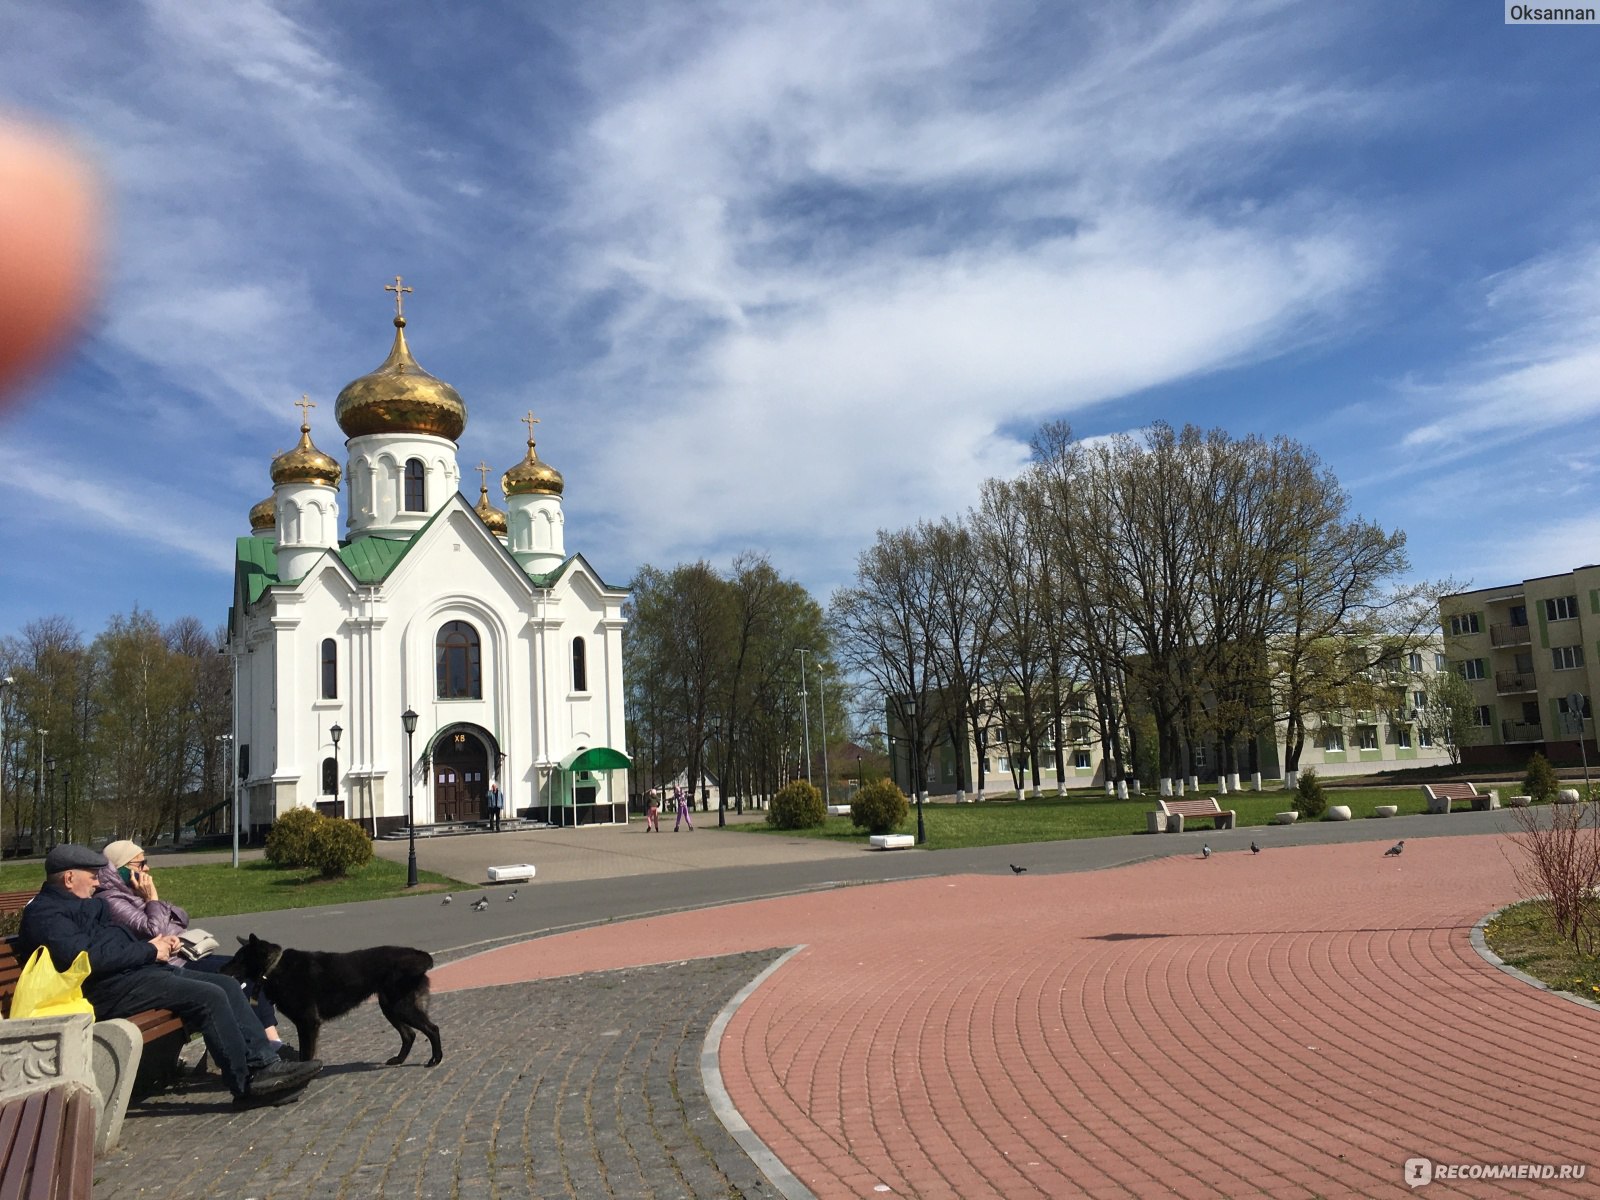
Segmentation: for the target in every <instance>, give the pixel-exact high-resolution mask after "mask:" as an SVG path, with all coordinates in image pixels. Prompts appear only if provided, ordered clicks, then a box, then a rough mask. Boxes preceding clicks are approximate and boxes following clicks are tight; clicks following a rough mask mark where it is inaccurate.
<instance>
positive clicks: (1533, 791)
mask: <svg viewBox="0 0 1600 1200" xmlns="http://www.w3.org/2000/svg"><path fill="white" fill-rule="evenodd" d="M1560 787H1561V782H1560V781H1559V780H1558V779H1557V778H1556V773H1555V768H1553V767H1552V766H1551V765H1550V760H1549V759H1548V758H1546V757H1545V756H1544V755H1543V754H1540V753H1539V752H1538V751H1537V750H1535V751H1534V752H1533V754H1532V756H1531V757H1530V758H1529V759H1528V773H1527V774H1526V775H1524V776H1523V777H1522V790H1523V791H1524V792H1525V793H1527V794H1528V795H1530V796H1532V797H1533V798H1534V799H1535V800H1553V799H1555V794H1556V791H1557V789H1558V788H1560Z"/></svg>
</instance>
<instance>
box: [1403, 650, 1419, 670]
mask: <svg viewBox="0 0 1600 1200" xmlns="http://www.w3.org/2000/svg"><path fill="white" fill-rule="evenodd" d="M1406 665H1407V666H1409V667H1410V668H1411V673H1412V674H1413V675H1420V674H1422V655H1420V654H1417V653H1416V652H1414V651H1413V652H1412V654H1411V656H1410V658H1408V659H1407V660H1406Z"/></svg>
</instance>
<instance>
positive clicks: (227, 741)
mask: <svg viewBox="0 0 1600 1200" xmlns="http://www.w3.org/2000/svg"><path fill="white" fill-rule="evenodd" d="M217 741H218V742H220V743H221V744H222V798H223V800H224V801H226V800H228V799H229V798H230V797H231V798H232V800H233V803H232V804H230V805H228V823H229V824H230V825H232V826H233V866H234V869H235V870H237V869H238V867H239V778H238V777H239V770H238V768H237V767H236V766H235V765H234V760H233V734H231V733H219V734H217Z"/></svg>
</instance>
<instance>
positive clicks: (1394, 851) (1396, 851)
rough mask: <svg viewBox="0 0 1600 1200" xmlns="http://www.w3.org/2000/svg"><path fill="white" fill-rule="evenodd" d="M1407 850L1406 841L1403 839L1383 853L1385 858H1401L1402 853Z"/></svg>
mask: <svg viewBox="0 0 1600 1200" xmlns="http://www.w3.org/2000/svg"><path fill="white" fill-rule="evenodd" d="M1405 848H1406V843H1405V839H1404V838H1401V839H1400V840H1399V841H1398V842H1396V843H1395V844H1394V845H1392V846H1390V847H1389V848H1388V849H1387V850H1385V851H1384V852H1383V856H1384V857H1385V858H1399V857H1400V851H1402V850H1404V849H1405Z"/></svg>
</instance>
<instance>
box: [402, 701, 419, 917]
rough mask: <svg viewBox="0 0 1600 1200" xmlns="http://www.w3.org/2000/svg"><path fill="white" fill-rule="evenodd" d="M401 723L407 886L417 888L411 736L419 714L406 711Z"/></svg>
mask: <svg viewBox="0 0 1600 1200" xmlns="http://www.w3.org/2000/svg"><path fill="white" fill-rule="evenodd" d="M400 723H401V724H402V725H404V726H405V727H406V829H407V831H408V832H409V834H410V841H411V849H410V852H409V853H408V854H407V855H406V886H407V887H408V888H414V887H416V886H417V822H416V818H415V817H414V816H413V815H412V812H411V775H412V761H413V760H412V755H411V735H412V734H413V733H415V732H416V731H417V714H416V713H414V712H413V711H412V710H411V709H409V708H408V709H406V711H405V712H403V713H401V714H400Z"/></svg>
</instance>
